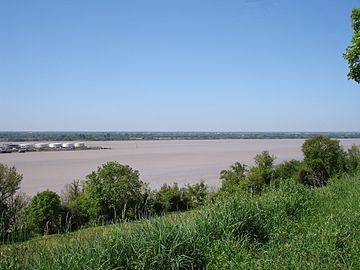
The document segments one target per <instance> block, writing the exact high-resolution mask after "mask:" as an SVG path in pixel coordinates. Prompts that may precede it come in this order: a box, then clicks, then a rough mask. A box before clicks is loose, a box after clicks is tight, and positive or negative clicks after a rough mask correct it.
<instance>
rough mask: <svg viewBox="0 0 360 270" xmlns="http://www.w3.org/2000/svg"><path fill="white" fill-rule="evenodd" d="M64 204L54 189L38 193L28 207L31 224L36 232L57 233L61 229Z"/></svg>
mask: <svg viewBox="0 0 360 270" xmlns="http://www.w3.org/2000/svg"><path fill="white" fill-rule="evenodd" d="M61 214H62V206H61V202H60V197H59V195H57V194H56V193H55V192H53V191H49V190H47V191H43V192H39V193H37V194H36V195H35V196H34V197H33V198H32V199H31V201H30V203H29V206H28V207H27V217H28V221H29V225H30V227H31V228H32V230H33V231H34V232H36V233H42V234H48V233H55V232H58V231H59V230H60V229H61Z"/></svg>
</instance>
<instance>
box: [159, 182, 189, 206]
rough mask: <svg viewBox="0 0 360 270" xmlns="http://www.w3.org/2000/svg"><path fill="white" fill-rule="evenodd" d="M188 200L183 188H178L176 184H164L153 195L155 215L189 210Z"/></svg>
mask: <svg viewBox="0 0 360 270" xmlns="http://www.w3.org/2000/svg"><path fill="white" fill-rule="evenodd" d="M189 205H190V199H189V198H188V197H187V196H186V192H185V189H184V188H181V189H180V188H179V186H178V184H177V183H174V184H173V185H172V186H171V185H168V184H164V185H163V186H162V187H161V188H160V190H159V191H158V192H156V193H155V202H154V208H155V211H156V212H157V213H165V212H172V211H184V210H187V209H189Z"/></svg>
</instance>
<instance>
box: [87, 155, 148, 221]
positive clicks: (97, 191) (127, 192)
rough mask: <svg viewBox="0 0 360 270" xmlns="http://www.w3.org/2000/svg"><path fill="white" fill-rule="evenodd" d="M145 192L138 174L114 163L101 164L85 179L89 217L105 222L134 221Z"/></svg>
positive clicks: (144, 186)
mask: <svg viewBox="0 0 360 270" xmlns="http://www.w3.org/2000/svg"><path fill="white" fill-rule="evenodd" d="M145 191H146V185H145V184H144V183H143V182H142V181H140V180H139V172H138V171H136V170H133V169H132V168H131V167H129V166H127V165H122V164H119V163H118V162H108V163H105V164H103V165H102V166H101V167H99V168H98V169H97V171H94V172H92V173H91V174H89V175H88V176H87V177H86V181H85V193H86V194H87V195H88V196H89V201H90V207H89V214H90V217H91V218H92V219H97V218H99V217H102V218H103V219H104V220H105V221H109V220H115V219H119V218H122V219H124V218H128V219H134V218H136V217H138V216H139V215H141V213H140V209H141V208H142V205H143V204H144V200H145V198H144V197H145V196H144V194H145Z"/></svg>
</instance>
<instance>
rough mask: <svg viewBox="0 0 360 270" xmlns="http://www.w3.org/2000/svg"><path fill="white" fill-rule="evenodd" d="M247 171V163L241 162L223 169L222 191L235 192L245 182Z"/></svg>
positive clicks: (221, 174) (221, 177)
mask: <svg viewBox="0 0 360 270" xmlns="http://www.w3.org/2000/svg"><path fill="white" fill-rule="evenodd" d="M246 172H247V171H246V165H245V164H241V163H239V162H236V163H234V164H233V165H231V166H230V169H229V170H222V171H221V172H220V179H221V180H222V184H221V191H225V192H233V191H235V190H237V189H239V188H240V187H241V185H243V184H244V182H245V179H246Z"/></svg>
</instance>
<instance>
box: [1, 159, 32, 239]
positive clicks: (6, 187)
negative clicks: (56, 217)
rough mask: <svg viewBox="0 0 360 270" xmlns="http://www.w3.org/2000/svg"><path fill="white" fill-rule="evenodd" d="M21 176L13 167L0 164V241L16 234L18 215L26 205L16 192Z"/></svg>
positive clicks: (20, 195)
mask: <svg viewBox="0 0 360 270" xmlns="http://www.w3.org/2000/svg"><path fill="white" fill-rule="evenodd" d="M22 178H23V177H22V175H21V174H18V173H17V171H16V168H15V167H9V166H6V165H3V164H1V163H0V240H1V241H2V240H4V239H5V238H7V237H8V236H9V235H10V234H12V233H14V232H16V231H17V230H18V229H19V228H18V227H19V226H21V225H23V224H19V223H20V222H19V217H20V216H19V215H20V214H21V211H22V210H23V209H24V207H25V205H26V200H25V199H24V196H23V195H22V194H20V193H18V192H17V191H18V190H19V188H20V183H21V181H22Z"/></svg>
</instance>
